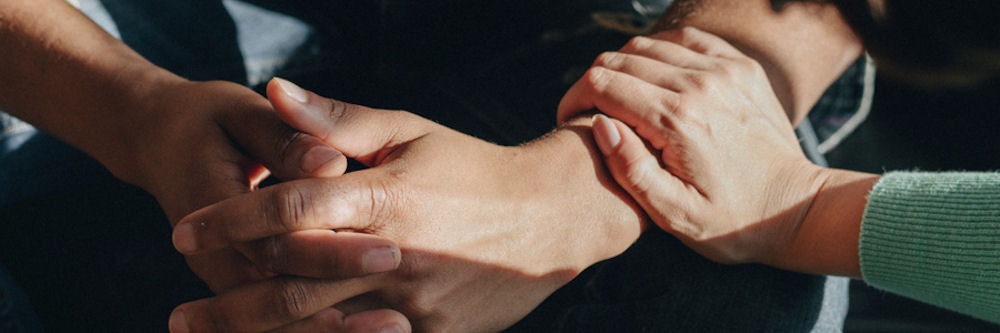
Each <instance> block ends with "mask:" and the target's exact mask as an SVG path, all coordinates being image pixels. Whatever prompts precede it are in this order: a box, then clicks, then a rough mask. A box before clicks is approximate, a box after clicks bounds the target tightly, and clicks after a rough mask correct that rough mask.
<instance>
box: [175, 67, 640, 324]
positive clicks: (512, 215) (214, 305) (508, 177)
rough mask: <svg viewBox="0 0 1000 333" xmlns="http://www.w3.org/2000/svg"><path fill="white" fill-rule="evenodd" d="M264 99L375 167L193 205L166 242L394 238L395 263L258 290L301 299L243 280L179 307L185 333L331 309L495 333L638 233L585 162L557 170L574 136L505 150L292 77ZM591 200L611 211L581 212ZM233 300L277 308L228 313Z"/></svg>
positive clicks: (199, 247)
mask: <svg viewBox="0 0 1000 333" xmlns="http://www.w3.org/2000/svg"><path fill="white" fill-rule="evenodd" d="M268 95H269V97H270V99H271V101H272V103H273V104H274V106H275V108H276V110H278V111H279V114H280V115H281V116H282V118H283V119H285V120H286V121H287V122H288V123H289V124H291V125H292V126H294V127H296V128H298V129H300V130H302V131H304V132H306V133H309V134H311V135H314V136H316V137H319V138H322V139H323V140H324V141H325V142H327V143H328V144H330V145H331V146H333V147H335V148H337V149H338V150H339V151H342V152H344V153H345V154H346V155H348V156H350V157H352V158H355V159H357V160H359V161H361V162H362V163H365V164H366V165H368V166H370V167H371V168H370V169H366V170H362V171H358V172H353V173H348V174H346V175H343V176H340V177H335V178H327V179H308V180H300V181H293V182H288V183H284V184H279V185H276V186H272V187H269V188H265V189H263V190H260V191H258V192H255V193H252V194H250V195H246V196H241V197H237V198H233V199H230V200H226V201H223V202H221V203H219V204H217V205H213V206H210V207H207V208H205V209H202V210H200V211H198V212H195V213H194V214H192V215H190V216H188V217H185V218H184V219H183V220H182V221H181V223H180V225H192V226H194V227H193V228H180V227H178V228H177V229H176V231H177V232H180V231H181V230H186V231H184V232H185V234H179V233H177V234H175V236H174V239H175V244H176V245H177V247H178V249H179V250H180V251H182V252H184V253H200V252H201V251H210V250H212V249H216V248H220V247H225V246H229V245H230V244H235V243H240V242H246V241H248V240H254V239H267V238H269V237H274V236H280V235H286V234H289V233H290V234H289V235H294V234H297V233H299V232H301V231H303V230H316V229H321V230H322V229H325V230H337V231H339V233H342V234H347V233H351V232H365V233H372V234H375V235H378V236H381V237H385V238H388V239H392V240H394V241H396V243H397V244H399V247H400V249H402V263H401V264H400V269H398V270H396V271H393V272H390V273H386V274H379V275H374V276H371V277H367V278H361V279H352V280H342V281H334V280H326V281H321V280H301V279H300V280H295V279H282V280H278V281H271V280H269V281H264V282H262V284H274V283H276V284H278V285H280V286H283V287H282V288H290V287H289V286H290V285H299V286H300V287H297V288H298V289H299V290H304V292H301V293H299V294H298V295H300V296H301V298H299V297H295V298H286V299H279V301H278V302H275V301H273V300H274V299H275V298H274V296H269V295H275V294H277V295H281V294H282V292H281V290H282V288H277V289H275V287H260V286H252V287H249V288H250V289H241V290H239V291H237V292H234V293H226V294H222V295H219V296H217V297H215V298H211V299H206V300H200V301H196V302H192V303H188V304H185V305H182V306H180V307H178V309H177V310H175V316H176V314H177V313H183V314H184V317H185V318H186V322H187V325H186V327H189V328H190V329H191V330H190V331H192V332H201V331H216V330H221V331H264V330H268V329H272V328H274V327H276V326H278V325H280V324H284V323H287V322H293V321H295V320H298V319H300V318H306V317H309V316H310V315H312V314H313V313H315V312H317V311H320V310H323V309H325V308H328V307H330V306H332V305H335V304H338V303H339V306H338V308H341V309H345V311H346V312H348V313H350V312H351V311H350V310H366V309H369V308H371V307H372V306H387V307H390V308H393V309H397V310H399V311H401V312H402V313H404V314H405V315H406V316H407V318H409V319H410V321H411V322H412V323H413V325H414V326H413V327H414V328H415V329H416V330H420V331H426V330H430V331H462V332H464V331H484V330H487V331H493V330H500V329H503V328H505V327H508V326H509V325H511V324H513V323H514V322H516V321H517V320H519V319H520V318H521V317H523V316H524V315H526V314H527V313H528V312H529V311H531V309H533V308H534V307H535V306H537V305H538V304H539V303H540V302H541V301H542V300H543V299H544V298H545V297H547V296H548V295H549V294H551V293H552V292H553V291H555V290H556V289H557V288H559V287H560V286H562V285H563V284H565V283H566V282H568V281H569V280H570V279H572V278H573V277H575V276H576V275H577V274H578V273H579V272H580V271H582V270H583V269H584V268H586V267H587V266H589V265H591V264H593V263H595V262H597V261H600V260H603V259H606V258H609V257H612V256H614V255H617V254H618V253H621V252H622V251H624V250H625V248H627V246H628V245H630V244H631V242H633V241H634V240H635V238H637V237H638V234H639V231H640V228H641V225H640V224H639V223H637V221H638V220H639V216H640V215H639V214H638V213H637V211H636V210H635V209H634V207H630V206H629V205H628V204H624V203H622V202H621V201H619V197H618V195H620V193H616V192H613V191H609V190H608V187H606V186H609V185H613V184H610V183H606V182H602V180H601V178H599V177H594V173H595V171H596V172H600V170H599V169H595V168H596V166H597V165H595V164H593V163H594V161H593V160H591V159H590V156H586V157H583V159H582V160H578V161H575V162H573V163H577V164H570V165H568V166H567V165H562V164H560V162H559V161H561V159H563V158H566V155H567V154H566V153H563V154H560V153H558V150H557V149H556V148H557V147H561V145H567V144H572V145H581V146H579V147H581V148H586V146H584V145H582V143H583V142H584V140H589V138H585V137H581V136H580V133H581V132H582V129H572V128H567V129H565V130H563V131H557V132H556V133H553V134H552V135H550V136H548V137H546V138H544V139H540V140H537V141H535V142H533V143H531V144H528V145H525V146H521V147H501V146H496V145H492V144H489V143H486V142H483V141H480V140H477V139H475V138H472V137H469V136H466V135H463V134H460V133H458V132H455V131H453V130H450V129H447V128H444V127H442V126H440V125H437V124H435V123H433V122H430V121H427V120H425V119H422V118H419V117H416V116H414V115H412V114H409V113H406V112H399V111H385V110H374V109H369V108H365V107H361V106H355V105H349V104H345V103H342V102H337V101H333V100H329V99H326V98H323V97H320V96H317V95H314V94H311V93H308V92H304V91H302V90H300V89H299V88H297V87H294V86H293V85H291V84H289V83H287V82H285V83H283V84H279V83H277V82H272V84H271V85H270V86H269V89H268ZM569 155H570V156H573V158H580V157H581V156H579V155H575V154H569ZM604 180H605V181H607V179H604ZM595 186H596V187H598V188H601V189H603V190H602V191H595V190H593V189H592V188H593V187H595ZM611 188H614V187H613V186H612V187H611ZM593 200H601V201H603V202H612V201H613V202H618V205H620V206H610V207H619V209H608V208H607V207H609V206H604V207H597V205H593V207H591V206H587V205H585V204H581V202H594V201H593ZM601 201H596V202H601ZM622 208H623V209H624V210H622ZM248 211H250V212H254V213H255V214H247V213H246V212H248ZM623 211H624V212H625V214H622V212H623ZM203 224H204V226H202V225H203ZM237 226H242V227H237ZM344 285H347V287H344ZM330 290H334V291H336V293H334V292H329V291H330ZM244 292H245V293H244ZM251 295H252V296H251ZM355 295H363V296H361V297H353V296H355ZM237 299H253V300H268V299H270V300H272V301H271V302H257V301H251V302H242V303H241V304H238V305H237V304H235V303H233V302H234V301H232V300H237ZM345 300H346V302H345ZM289 309H291V310H289ZM248 314H253V315H248ZM269 314H274V315H269ZM234 318H239V319H241V320H239V321H236V320H233V319H234ZM176 332H182V330H178V331H176Z"/></svg>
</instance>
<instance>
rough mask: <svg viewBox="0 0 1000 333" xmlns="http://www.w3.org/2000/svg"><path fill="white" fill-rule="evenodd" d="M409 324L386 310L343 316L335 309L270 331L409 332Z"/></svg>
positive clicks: (311, 332)
mask: <svg viewBox="0 0 1000 333" xmlns="http://www.w3.org/2000/svg"><path fill="white" fill-rule="evenodd" d="M410 331H411V327H410V322H409V321H408V320H406V317H405V316H403V314H401V313H399V312H396V311H393V310H388V309H382V310H372V311H366V312H361V313H356V314H352V315H347V316H345V315H344V313H343V312H341V311H339V310H337V309H333V308H331V309H327V310H323V311H320V312H319V313H317V314H315V315H313V316H312V317H309V318H306V319H304V320H302V321H298V322H295V323H292V324H289V325H287V326H285V327H282V328H279V329H277V330H274V331H272V332H273V333H298V332H303V333H313V332H330V333H340V332H379V333H406V332H410Z"/></svg>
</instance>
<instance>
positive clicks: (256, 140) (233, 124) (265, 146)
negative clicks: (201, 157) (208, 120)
mask: <svg viewBox="0 0 1000 333" xmlns="http://www.w3.org/2000/svg"><path fill="white" fill-rule="evenodd" d="M247 103H248V104H247V105H246V106H243V107H238V108H236V109H235V110H236V111H232V112H224V113H222V114H221V115H220V116H219V118H220V119H217V121H218V123H219V125H220V126H222V128H223V129H224V130H225V131H226V133H227V134H228V135H229V136H230V138H232V139H233V140H234V141H236V143H237V144H238V145H239V146H240V147H241V148H243V149H244V150H245V152H246V153H247V154H249V155H250V157H251V158H253V159H254V160H256V161H259V162H260V163H261V164H263V165H264V166H265V167H267V168H268V170H270V171H271V173H272V174H274V176H275V177H278V178H280V179H283V180H290V179H301V178H307V177H331V176H337V175H340V174H343V173H344V170H346V169H347V158H345V157H344V155H343V154H341V153H340V152H339V151H337V150H336V149H334V148H332V147H330V146H329V145H327V144H326V143H325V142H323V141H322V140H320V139H319V138H317V137H314V136H312V135H309V134H305V133H303V132H300V131H298V130H295V129H294V128H292V127H290V126H288V125H287V124H285V122H284V121H282V120H281V118H279V117H278V115H277V113H275V112H274V111H273V110H272V109H271V106H270V105H268V103H267V101H266V100H262V99H261V100H257V99H254V100H253V101H248V102H247Z"/></svg>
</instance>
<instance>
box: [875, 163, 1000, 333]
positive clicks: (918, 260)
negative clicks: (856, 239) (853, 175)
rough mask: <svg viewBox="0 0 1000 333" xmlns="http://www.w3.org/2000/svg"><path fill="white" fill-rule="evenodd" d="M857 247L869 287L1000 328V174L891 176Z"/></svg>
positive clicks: (879, 189)
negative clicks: (977, 319)
mask: <svg viewBox="0 0 1000 333" xmlns="http://www.w3.org/2000/svg"><path fill="white" fill-rule="evenodd" d="M860 243H861V245H860V246H861V248H860V256H861V258H860V259H861V272H862V276H863V277H864V279H865V281H867V282H868V283H869V284H871V285H873V286H875V287H877V288H880V289H883V290H886V291H889V292H893V293H897V294H900V295H904V296H908V297H911V298H914V299H917V300H920V301H923V302H926V303H930V304H935V305H938V306H941V307H944V308H948V309H951V310H954V311H958V312H962V313H965V314H968V315H971V316H974V317H978V318H982V319H985V320H989V321H992V322H997V323H1000V173H982V172H953V173H916V172H894V173H889V174H887V175H885V176H883V177H882V179H880V180H879V181H878V183H877V184H876V185H875V187H874V188H873V189H872V192H871V194H870V196H869V198H868V205H867V207H866V208H865V214H864V219H863V220H862V225H861V240H860Z"/></svg>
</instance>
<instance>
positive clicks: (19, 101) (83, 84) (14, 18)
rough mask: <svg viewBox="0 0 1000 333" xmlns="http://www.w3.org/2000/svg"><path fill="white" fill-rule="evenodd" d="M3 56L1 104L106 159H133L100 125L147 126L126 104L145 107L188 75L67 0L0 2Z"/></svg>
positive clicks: (113, 128) (0, 51)
mask: <svg viewBox="0 0 1000 333" xmlns="http://www.w3.org/2000/svg"><path fill="white" fill-rule="evenodd" d="M0 57H2V58H3V59H4V61H5V63H6V64H7V65H5V66H0V76H2V77H3V78H4V79H3V80H0V107H2V108H3V109H4V110H5V111H7V112H9V113H11V114H13V115H15V116H17V117H19V118H21V119H23V120H25V121H27V122H29V123H31V124H33V125H35V126H36V127H38V128H39V129H41V130H43V131H46V132H48V133H50V134H53V135H55V136H57V137H59V138H60V139H62V140H65V141H67V142H70V143H72V144H73V145H75V146H76V147H78V148H80V149H82V150H84V151H85V152H87V153H89V154H91V155H92V156H94V157H96V158H97V159H98V160H100V161H102V162H103V163H105V164H106V165H116V164H119V163H121V164H127V163H128V162H126V161H124V160H122V159H121V158H117V157H115V156H123V155H124V154H119V153H116V152H117V151H126V150H128V149H129V148H128V147H124V146H123V144H124V142H122V140H114V139H113V136H112V135H95V132H97V131H95V130H96V129H106V130H111V131H119V130H126V131H141V130H143V129H141V128H135V126H129V125H133V124H135V121H134V120H130V119H128V117H130V116H131V115H130V114H128V113H125V112H122V110H143V109H145V108H142V107H139V106H141V105H142V103H143V101H144V100H145V99H147V98H149V96H151V95H152V94H153V92H154V91H153V90H154V89H157V87H159V86H161V85H164V84H176V83H178V82H181V81H182V79H181V78H179V77H177V76H175V75H173V74H171V73H169V72H167V71H165V70H162V69H160V68H158V67H156V66H154V65H153V64H151V63H149V62H147V61H146V60H145V59H143V58H142V57H141V56H139V55H138V54H136V53H135V52H134V51H132V50H131V49H129V48H128V47H127V46H126V45H125V44H123V43H121V42H120V41H118V40H116V39H115V38H114V37H112V36H110V35H108V34H107V33H105V32H104V31H103V30H102V29H101V28H100V27H98V26H97V25H96V24H94V23H93V22H91V21H90V20H89V19H88V18H87V17H85V16H84V15H83V14H82V13H80V12H79V11H77V10H76V9H75V8H73V7H72V6H71V5H69V4H68V3H67V2H66V1H62V0H11V1H4V2H3V3H0ZM122 137H124V136H122ZM113 169H119V168H113ZM120 169H122V170H124V169H126V168H120ZM115 171H119V170H115ZM118 173H119V174H121V173H122V172H118ZM123 176H125V175H124V174H123ZM125 178H131V177H129V176H125Z"/></svg>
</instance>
